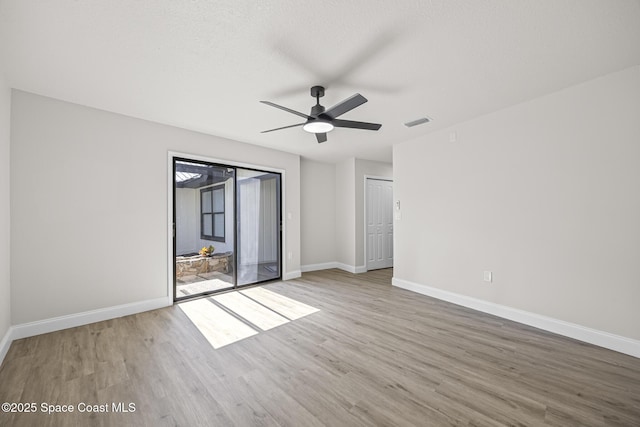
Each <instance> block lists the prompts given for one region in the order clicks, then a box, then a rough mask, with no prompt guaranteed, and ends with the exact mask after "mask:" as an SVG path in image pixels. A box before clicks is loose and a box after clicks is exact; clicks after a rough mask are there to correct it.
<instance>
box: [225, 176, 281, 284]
mask: <svg viewBox="0 0 640 427" xmlns="http://www.w3.org/2000/svg"><path fill="white" fill-rule="evenodd" d="M236 179H237V181H236V194H237V198H236V213H237V217H236V233H237V234H236V243H237V284H238V286H243V285H248V284H254V283H259V282H264V281H266V280H273V279H278V278H280V277H281V268H282V263H281V259H280V258H281V249H280V248H281V233H280V224H281V212H280V174H278V173H270V172H264V171H256V170H250V169H241V168H237V169H236Z"/></svg>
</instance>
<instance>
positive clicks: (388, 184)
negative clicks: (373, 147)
mask: <svg viewBox="0 0 640 427" xmlns="http://www.w3.org/2000/svg"><path fill="white" fill-rule="evenodd" d="M366 211H367V212H366V219H367V270H375V269H378V268H389V267H393V181H387V180H381V179H370V178H368V179H367V205H366Z"/></svg>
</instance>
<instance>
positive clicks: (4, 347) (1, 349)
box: [0, 326, 13, 365]
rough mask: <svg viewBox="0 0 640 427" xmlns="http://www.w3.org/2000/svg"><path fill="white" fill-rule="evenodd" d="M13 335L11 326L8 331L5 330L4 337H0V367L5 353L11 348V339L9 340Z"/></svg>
mask: <svg viewBox="0 0 640 427" xmlns="http://www.w3.org/2000/svg"><path fill="white" fill-rule="evenodd" d="M12 335H13V326H9V329H7V332H6V333H5V334H4V336H3V337H2V340H1V341H0V365H2V361H3V360H4V357H5V356H6V355H7V352H8V351H9V347H11V342H12V341H13V339H12V338H11V337H12Z"/></svg>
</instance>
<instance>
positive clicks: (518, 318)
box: [391, 277, 640, 358]
mask: <svg viewBox="0 0 640 427" xmlns="http://www.w3.org/2000/svg"><path fill="white" fill-rule="evenodd" d="M391 284H392V285H393V286H397V287H399V288H402V289H407V290H409V291H413V292H416V293H419V294H422V295H427V296H430V297H433V298H437V299H439V300H443V301H447V302H450V303H453V304H457V305H461V306H464V307H468V308H472V309H474V310H478V311H481V312H483V313H488V314H492V315H494V316H498V317H502V318H504V319H509V320H513V321H514V322H518V323H523V324H525V325H529V326H533V327H535V328H538V329H543V330H545V331H548V332H553V333H555V334H559V335H563V336H566V337H569V338H573V339H576V340H579V341H583V342H587V343H589V344H594V345H597V346H599V347H604V348H607V349H609V350H614V351H617V352H620V353H624V354H628V355H630V356H634V357H638V358H640V341H637V340H634V339H631V338H627V337H623V336H620V335H615V334H611V333H609V332H604V331H599V330H597V329H592V328H588V327H585V326H581V325H578V324H575V323H570V322H565V321H563V320H558V319H554V318H552V317H547V316H542V315H540V314H535V313H531V312H528V311H524V310H519V309H516V308H512V307H508V306H505V305H500V304H495V303H492V302H489V301H484V300H481V299H477V298H473V297H469V296H466V295H461V294H456V293H454V292H449V291H445V290H442V289H438V288H433V287H431V286H427V285H422V284H419V283H414V282H410V281H408V280H403V279H399V278H397V277H394V278H393V279H392V281H391Z"/></svg>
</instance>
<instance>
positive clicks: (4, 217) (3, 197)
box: [0, 70, 11, 361]
mask: <svg viewBox="0 0 640 427" xmlns="http://www.w3.org/2000/svg"><path fill="white" fill-rule="evenodd" d="M10 111H11V91H10V89H9V88H8V87H7V85H6V84H5V81H4V76H3V75H2V70H0V342H1V341H2V338H3V337H4V336H5V334H6V333H7V331H8V330H9V327H10V326H11V286H10V283H11V282H10V268H9V267H10V261H9V259H10V252H9V250H10V249H9V248H10V245H9V242H10V226H11V222H10V216H9V213H10V211H9V204H10V196H9V194H10V193H9V177H10V173H9V171H10V161H9V159H10V150H9V146H10V144H9V140H10V130H9V129H10V121H11V120H10ZM2 351H3V349H2V346H0V361H2V358H3V357H2V356H3V355H2V354H1V352H2Z"/></svg>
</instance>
